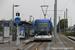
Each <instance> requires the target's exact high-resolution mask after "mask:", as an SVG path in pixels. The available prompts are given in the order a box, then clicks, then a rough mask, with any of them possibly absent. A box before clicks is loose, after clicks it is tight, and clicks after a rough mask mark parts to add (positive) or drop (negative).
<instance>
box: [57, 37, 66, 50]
mask: <svg viewBox="0 0 75 50" xmlns="http://www.w3.org/2000/svg"><path fill="white" fill-rule="evenodd" d="M57 39H58V40H59V42H60V44H61V45H62V47H63V48H64V50H67V49H65V48H66V47H65V45H64V44H63V42H62V41H61V40H60V39H59V38H58V37H57Z"/></svg>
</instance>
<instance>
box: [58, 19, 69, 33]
mask: <svg viewBox="0 0 75 50" xmlns="http://www.w3.org/2000/svg"><path fill="white" fill-rule="evenodd" d="M65 28H68V20H67V19H65ZM60 29H64V19H61V20H60ZM58 31H59V22H58V24H57V32H58Z"/></svg>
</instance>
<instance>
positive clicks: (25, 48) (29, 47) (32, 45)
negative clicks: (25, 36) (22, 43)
mask: <svg viewBox="0 0 75 50" xmlns="http://www.w3.org/2000/svg"><path fill="white" fill-rule="evenodd" d="M34 44H35V42H34V43H32V44H31V45H29V46H28V47H27V48H25V49H24V50H27V49H29V48H30V47H31V46H33V45H34Z"/></svg>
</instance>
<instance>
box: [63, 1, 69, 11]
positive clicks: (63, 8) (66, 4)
mask: <svg viewBox="0 0 75 50" xmlns="http://www.w3.org/2000/svg"><path fill="white" fill-rule="evenodd" d="M68 3H69V0H68V1H67V3H66V5H65V6H64V8H63V9H62V10H64V9H65V7H66V6H67V5H68Z"/></svg>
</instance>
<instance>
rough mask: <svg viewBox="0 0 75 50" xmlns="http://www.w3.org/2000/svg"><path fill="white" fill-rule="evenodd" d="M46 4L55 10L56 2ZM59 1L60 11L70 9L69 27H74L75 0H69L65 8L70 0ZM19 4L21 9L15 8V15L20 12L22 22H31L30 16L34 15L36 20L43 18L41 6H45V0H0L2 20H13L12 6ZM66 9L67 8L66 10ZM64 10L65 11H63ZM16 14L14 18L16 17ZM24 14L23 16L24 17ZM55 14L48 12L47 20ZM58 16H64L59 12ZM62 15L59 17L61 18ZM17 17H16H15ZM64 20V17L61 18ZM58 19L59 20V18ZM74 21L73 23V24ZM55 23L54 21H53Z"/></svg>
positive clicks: (48, 0) (46, 2)
mask: <svg viewBox="0 0 75 50" xmlns="http://www.w3.org/2000/svg"><path fill="white" fill-rule="evenodd" d="M44 1H45V4H46V5H48V6H49V8H48V10H54V1H55V0H44ZM57 1H58V10H64V11H65V10H66V8H68V17H71V18H72V19H71V18H69V26H71V25H74V23H75V22H74V21H75V17H74V16H75V13H74V12H75V6H74V5H75V0H69V2H68V4H67V6H66V7H65V5H66V3H67V1H68V0H57ZM13 4H18V5H20V6H19V7H15V13H16V12H17V11H18V12H20V13H21V16H20V17H21V18H22V20H27V21H29V15H32V16H33V17H34V18H35V19H40V18H43V14H42V11H41V7H40V6H41V5H43V4H44V3H43V0H0V20H1V19H5V20H9V19H11V18H12V5H13ZM64 7H65V8H64ZM63 8H64V9H63ZM15 13H14V16H15ZM22 14H23V15H22ZM50 14H53V12H51V11H48V16H47V18H50V17H52V19H53V15H50ZM58 14H63V11H62V12H61V11H60V12H58ZM59 16H60V15H58V17H59ZM15 17H16V16H15ZM61 17H62V18H63V17H64V16H61ZM57 19H58V18H57ZM71 20H72V22H71ZM52 22H53V20H52Z"/></svg>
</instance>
